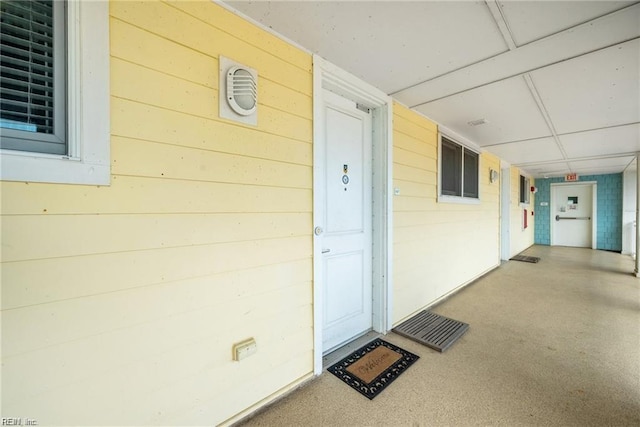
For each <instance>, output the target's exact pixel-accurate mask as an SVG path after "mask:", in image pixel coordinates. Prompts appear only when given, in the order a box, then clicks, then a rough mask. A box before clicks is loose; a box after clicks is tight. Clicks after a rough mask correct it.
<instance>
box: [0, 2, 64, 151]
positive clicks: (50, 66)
mask: <svg viewBox="0 0 640 427" xmlns="http://www.w3.org/2000/svg"><path fill="white" fill-rule="evenodd" d="M56 3H61V2H54V1H52V0H49V1H46V0H37V1H5V0H3V1H2V2H1V3H0V8H1V15H0V16H1V18H0V19H1V24H0V26H1V35H0V54H1V61H0V77H1V79H0V80H1V83H0V98H1V101H0V114H1V116H0V127H2V128H3V129H2V130H3V138H2V139H3V144H2V148H9V149H19V150H25V151H42V152H53V153H58V152H60V151H61V150H62V151H64V149H65V147H64V144H63V145H62V147H59V146H60V142H62V143H64V138H60V135H61V134H62V135H64V115H65V96H64V90H65V87H64V79H65V76H64V74H65V69H64V57H65V55H64V51H63V49H64V36H63V35H64V28H55V26H56V25H57V24H58V23H59V22H64V21H59V20H56V16H55V8H56V7H59V5H57V6H56ZM58 10H59V11H62V13H64V8H60V9H58ZM58 50H62V51H61V52H59V51H58ZM58 73H62V75H61V76H59V75H57V74H58ZM59 86H60V87H59ZM58 91H63V93H57V92H58ZM58 115H62V117H57V116H58ZM60 118H62V119H63V121H60V120H59V119H60ZM60 124H62V126H60ZM60 127H62V129H59V128H60ZM5 135H9V136H14V137H16V138H8V137H5ZM47 136H50V137H47ZM11 139H12V140H11ZM16 140H17V142H16ZM61 140H62V141H61ZM43 143H44V145H43ZM51 144H53V146H51Z"/></svg>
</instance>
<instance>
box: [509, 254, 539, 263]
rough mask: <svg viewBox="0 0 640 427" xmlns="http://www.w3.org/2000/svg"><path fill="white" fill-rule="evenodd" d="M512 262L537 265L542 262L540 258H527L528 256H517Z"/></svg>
mask: <svg viewBox="0 0 640 427" xmlns="http://www.w3.org/2000/svg"><path fill="white" fill-rule="evenodd" d="M511 260H512V261H522V262H531V263H534V264H535V263H536V262H538V261H540V258H538V257H537V256H527V255H516V256H514V257H513V258H511Z"/></svg>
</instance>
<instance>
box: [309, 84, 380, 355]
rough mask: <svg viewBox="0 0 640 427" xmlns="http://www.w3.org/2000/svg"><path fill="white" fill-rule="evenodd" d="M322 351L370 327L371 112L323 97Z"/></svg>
mask: <svg viewBox="0 0 640 427" xmlns="http://www.w3.org/2000/svg"><path fill="white" fill-rule="evenodd" d="M323 108H324V118H325V139H324V141H320V142H319V143H323V144H324V156H323V157H324V168H323V169H324V180H323V186H324V194H325V195H326V203H325V206H324V209H323V211H324V212H323V214H322V216H323V218H324V224H323V228H324V232H323V233H322V235H321V239H322V240H321V242H322V254H321V256H322V269H323V274H322V276H323V283H322V284H321V286H322V289H323V292H322V298H323V309H322V318H323V325H322V326H323V329H322V336H323V351H324V352H327V351H330V350H331V349H333V348H335V347H337V346H339V345H341V344H343V343H346V342H348V341H350V340H351V339H353V338H354V337H357V336H358V335H360V334H362V333H364V332H366V331H368V330H370V329H371V327H372V292H373V289H372V196H373V194H372V185H373V177H372V120H371V114H370V113H368V112H366V111H362V110H360V109H358V108H356V104H355V102H352V101H349V100H347V99H345V98H342V97H340V96H338V95H335V94H333V93H331V92H328V91H325V93H324V105H323Z"/></svg>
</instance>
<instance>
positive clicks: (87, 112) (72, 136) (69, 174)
mask: <svg viewBox="0 0 640 427" xmlns="http://www.w3.org/2000/svg"><path fill="white" fill-rule="evenodd" d="M66 30H67V73H68V78H67V146H68V153H67V155H52V154H41V153H33V152H26V151H16V150H0V157H1V159H0V164H1V167H0V180H3V181H24V182H49V183H65V184H87V185H109V184H110V181H111V170H110V166H111V160H110V126H111V125H110V123H111V121H110V106H109V97H110V90H109V71H110V70H109V3H108V2H106V1H96V2H93V1H90V2H84V1H69V2H68V3H67V27H66Z"/></svg>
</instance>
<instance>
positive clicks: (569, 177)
mask: <svg viewBox="0 0 640 427" xmlns="http://www.w3.org/2000/svg"><path fill="white" fill-rule="evenodd" d="M564 180H565V181H577V180H578V174H577V173H570V174H568V175H565V176H564Z"/></svg>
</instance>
